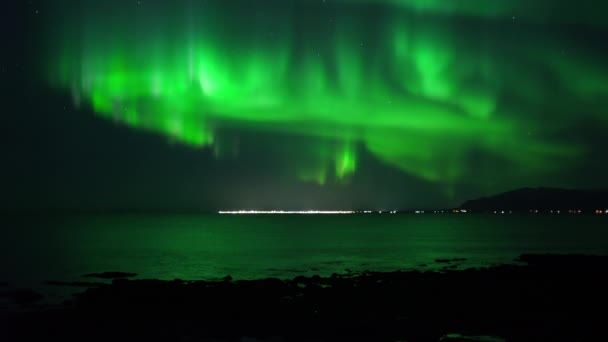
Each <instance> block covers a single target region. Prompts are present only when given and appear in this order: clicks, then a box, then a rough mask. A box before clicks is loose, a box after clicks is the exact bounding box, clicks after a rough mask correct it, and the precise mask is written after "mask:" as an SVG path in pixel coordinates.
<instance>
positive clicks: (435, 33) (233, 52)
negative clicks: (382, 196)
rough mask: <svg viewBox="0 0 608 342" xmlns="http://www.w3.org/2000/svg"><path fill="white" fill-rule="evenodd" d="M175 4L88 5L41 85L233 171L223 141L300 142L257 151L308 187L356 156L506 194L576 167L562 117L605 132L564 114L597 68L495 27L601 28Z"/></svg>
mask: <svg viewBox="0 0 608 342" xmlns="http://www.w3.org/2000/svg"><path fill="white" fill-rule="evenodd" d="M583 2H584V1H583ZM176 3H177V4H174V5H171V6H170V7H171V8H170V10H168V9H167V8H165V7H162V6H160V5H157V6H154V5H153V4H146V6H145V7H135V8H133V9H130V10H126V11H124V10H123V11H122V12H119V11H117V6H118V5H117V6H112V5H108V4H105V5H95V4H91V6H88V11H87V12H86V13H82V14H81V15H82V16H83V17H84V18H85V19H86V20H84V21H83V22H85V23H86V24H82V25H78V24H75V23H73V21H70V20H66V21H65V22H64V23H63V24H61V26H64V27H65V30H64V31H62V32H63V36H61V37H53V38H54V39H55V40H56V41H61V42H64V43H63V44H59V45H58V46H57V47H56V49H54V51H52V53H51V58H50V62H49V64H48V68H49V71H50V72H49V75H50V78H51V81H52V83H53V84H54V85H55V86H56V87H57V88H59V89H64V90H65V91H70V92H71V93H72V94H73V96H74V100H75V103H76V104H86V105H90V106H91V107H92V108H93V109H94V111H95V112H96V113H97V114H98V115H100V116H102V117H104V118H107V119H111V120H115V121H118V122H121V123H123V124H125V125H128V126H130V127H133V128H137V129H144V130H149V131H154V132H158V133H161V134H164V135H167V136H169V137H170V138H171V139H173V140H176V141H180V142H182V143H185V144H188V145H192V146H200V147H203V146H213V148H214V151H216V155H217V156H219V157H221V156H224V155H233V156H236V155H238V151H236V152H235V151H234V149H233V147H223V146H221V145H222V144H223V141H224V140H223V139H222V136H223V135H225V133H226V132H227V131H234V130H254V131H256V132H260V134H261V133H262V132H273V133H280V134H293V135H298V136H305V137H309V139H311V140H313V141H316V142H315V143H310V144H308V145H307V146H305V147H303V148H298V149H297V153H294V152H290V151H283V149H278V150H277V149H272V148H271V149H270V150H271V151H275V152H276V153H277V155H287V157H286V159H287V163H288V164H290V165H291V166H290V167H286V169H289V170H290V173H292V174H294V175H295V176H296V177H297V178H298V179H300V180H302V181H310V182H315V183H318V184H326V183H327V182H328V181H329V180H348V179H349V178H350V176H351V175H353V174H354V173H355V172H356V171H357V169H359V166H358V160H360V158H358V155H359V154H360V153H361V152H362V151H367V152H369V153H371V154H372V155H373V156H375V157H376V158H377V159H378V160H380V161H382V162H384V163H386V164H387V165H390V166H393V167H396V168H398V169H400V170H402V171H403V172H406V173H408V174H410V175H413V176H415V177H418V178H421V179H424V180H428V181H431V182H437V183H444V184H446V185H453V184H457V183H466V182H474V183H477V184H489V183H496V182H500V181H501V180H499V179H496V175H495V170H496V168H497V167H500V168H502V170H501V173H507V174H509V175H510V176H508V177H507V178H509V177H511V181H512V182H517V179H518V177H521V176H523V175H526V176H527V177H528V178H530V177H532V178H537V179H542V178H543V177H544V176H545V175H547V174H551V173H552V172H554V170H556V169H558V168H560V169H563V168H566V167H569V166H573V165H574V162H575V161H574V160H573V157H575V156H576V155H577V154H580V153H583V152H584V151H585V146H581V145H580V144H578V143H575V142H572V141H567V140H560V141H557V140H556V139H554V138H552V137H554V136H555V135H556V134H558V133H559V132H562V131H563V130H565V129H567V127H568V126H569V125H570V124H572V123H573V122H575V120H577V115H586V116H589V117H597V118H600V119H601V120H605V115H604V111H603V109H602V110H596V109H591V108H589V109H588V110H587V111H585V113H579V112H576V113H573V112H572V110H573V108H576V107H583V106H587V105H588V104H589V103H590V101H596V99H598V98H601V97H603V98H607V96H608V86H607V85H608V77H607V75H608V70H607V68H606V67H605V66H604V62H603V59H602V58H600V57H599V56H597V55H594V53H592V52H590V51H589V49H588V48H586V47H584V46H578V45H577V44H576V42H574V41H572V40H569V39H567V38H564V37H562V36H560V35H558V34H551V32H552V31H551V30H548V33H547V34H540V33H539V34H531V35H528V36H520V35H517V34H515V33H512V32H511V31H509V27H510V26H508V25H514V23H513V20H515V16H517V15H521V16H522V19H525V20H522V21H523V22H524V24H522V25H536V24H538V23H539V22H542V23H545V24H547V25H557V24H560V23H564V22H565V23H571V24H572V23H573V24H576V23H579V22H581V21H582V20H583V19H585V20H587V22H588V23H590V25H598V26H602V25H603V24H602V23H603V22H602V21H601V20H600V19H599V17H598V15H596V14H593V13H586V12H581V11H582V10H580V11H578V12H576V11H575V14H577V16H575V18H574V19H573V18H572V17H570V19H563V20H562V19H560V18H561V17H556V18H550V17H544V18H543V19H542V20H535V19H534V17H533V16H530V15H526V14H525V13H527V12H526V10H528V11H530V12H531V13H538V12H539V11H540V10H541V9H543V8H546V6H551V5H550V4H547V3H545V2H542V3H544V6H545V7H542V6H541V5H539V4H537V3H536V2H535V3H533V4H531V2H529V1H525V2H524V1H519V0H516V1H511V0H510V1H506V0H504V1H503V0H500V1H499V0H496V1H481V0H470V1H464V0H463V1H443V0H441V1H440V0H434V1H429V0H407V1H406V0H403V1H397V0H393V1H388V0H387V1H384V2H381V4H379V5H375V7H373V8H374V9H375V12H374V16H371V15H370V14H369V12H368V11H369V8H370V7H369V6H367V7H366V6H365V5H366V3H367V5H369V4H370V3H374V2H371V1H361V0H360V1H353V2H346V1H342V2H338V3H337V4H336V3H334V4H332V5H331V7H324V6H326V5H324V4H319V3H314V4H313V3H312V2H306V1H293V2H292V1H285V2H283V3H282V4H281V5H276V4H275V5H274V6H270V7H269V8H270V9H269V8H266V7H264V6H263V5H262V4H255V2H253V3H251V2H248V3H244V2H238V1H224V2H222V1H217V2H208V3H205V4H202V3H201V4H188V5H186V4H185V3H186V2H185V1H183V2H182V1H177V2H176ZM237 3H238V4H239V6H240V7H243V8H244V9H243V10H241V11H234V10H233V8H234V6H237V5H236V4H237ZM376 3H380V2H376ZM539 3H540V2H539ZM327 6H330V5H327ZM554 7H555V10H556V11H562V10H565V9H564V8H562V7H560V6H558V5H555V6H554ZM307 8H308V9H309V10H308V11H306V10H305V9H307ZM332 9H333V10H332ZM335 9H338V10H335ZM302 13H304V14H302ZM110 14H112V15H110ZM108 18H111V19H108ZM370 18H371V19H370ZM459 19H463V20H464V19H466V20H467V23H468V24H467V25H468V26H467V25H464V24H463V23H461V22H459V21H458V20H459ZM151 22H153V23H154V24H153V25H152V24H151ZM311 22H314V23H315V25H310V23H311ZM108 24H111V25H108ZM58 25H59V24H58ZM109 26H111V27H109ZM74 32H79V36H78V37H73V36H72V35H73V34H75V33H74ZM564 46H566V47H568V51H569V53H563V50H564ZM573 49H576V54H574V53H570V52H571V50H573ZM548 80H549V81H548ZM556 84H559V85H560V86H556ZM548 96H551V97H552V98H556V97H559V98H560V100H561V101H563V102H564V103H568V104H569V106H568V107H567V108H560V105H557V104H553V103H551V104H549V105H547V103H548V101H552V99H551V98H548ZM603 103H605V101H604V102H603ZM547 110H550V111H552V113H551V116H550V117H549V119H547V116H546V113H544V112H545V111H547ZM531 132H533V133H531ZM227 151H228V152H227ZM476 155H484V156H487V155H489V156H491V157H492V158H493V160H494V161H495V162H496V164H489V163H484V164H480V163H477V162H476V160H475V156H476ZM498 165H500V166H498ZM294 168H295V170H294ZM471 174H474V175H476V177H477V179H468V178H467V177H468V175H471ZM504 181H505V182H506V180H504ZM505 186H507V185H505Z"/></svg>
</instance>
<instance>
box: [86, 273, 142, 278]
mask: <svg viewBox="0 0 608 342" xmlns="http://www.w3.org/2000/svg"><path fill="white" fill-rule="evenodd" d="M136 275H137V273H128V272H101V273H89V274H85V275H83V277H86V278H100V279H117V278H132V277H135V276H136Z"/></svg>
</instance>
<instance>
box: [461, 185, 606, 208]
mask: <svg viewBox="0 0 608 342" xmlns="http://www.w3.org/2000/svg"><path fill="white" fill-rule="evenodd" d="M460 209H467V210H473V211H494V210H512V211H529V210H539V211H550V210H563V211H568V210H582V211H586V212H588V211H593V212H594V211H595V210H598V209H602V210H607V209H608V191H590V190H567V189H557V188H523V189H518V190H514V191H509V192H505V193H502V194H498V195H495V196H490V197H483V198H479V199H474V200H469V201H466V202H465V203H463V204H462V205H461V206H460Z"/></svg>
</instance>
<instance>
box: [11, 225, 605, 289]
mask: <svg viewBox="0 0 608 342" xmlns="http://www.w3.org/2000/svg"><path fill="white" fill-rule="evenodd" d="M0 234H1V236H0V253H1V255H0V256H1V258H0V262H1V264H0V281H3V282H8V283H9V284H11V286H16V287H28V288H36V287H39V285H40V283H42V282H45V281H50V280H53V281H87V280H91V279H87V278H83V277H82V275H84V274H87V273H94V272H104V271H121V272H133V273H137V274H138V276H137V278H157V279H176V278H179V279H186V280H198V279H209V280H213V279H219V278H222V277H225V276H227V275H230V276H231V277H232V278H233V279H256V278H265V277H278V278H293V277H296V276H298V275H308V276H309V275H313V274H319V275H321V276H327V275H331V274H332V273H348V272H361V271H366V270H370V271H394V270H411V269H419V270H426V269H439V268H441V267H445V266H446V264H445V263H437V262H435V260H437V259H444V258H450V259H452V258H465V259H466V260H465V261H462V262H460V263H458V265H459V266H458V268H466V267H479V266H487V265H493V264H501V263H510V262H513V260H514V259H515V258H516V257H517V256H519V255H520V254H523V253H561V254H564V253H583V254H608V216H606V215H603V216H599V215H598V216H593V215H563V214H562V215H481V214H421V215H415V214H394V215H390V214H382V215H377V214H367V215H217V214H204V215H199V214H185V215H166V214H158V215H149V214H128V215H127V214H112V215H73V216H47V217H44V216H37V217H25V216H21V217H11V218H10V219H9V220H8V224H7V225H6V226H5V227H4V229H2V230H1V231H0Z"/></svg>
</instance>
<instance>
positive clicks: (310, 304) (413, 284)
mask: <svg viewBox="0 0 608 342" xmlns="http://www.w3.org/2000/svg"><path fill="white" fill-rule="evenodd" d="M517 261H519V262H520V263H522V264H519V265H518V264H512V265H500V266H491V267H486V268H479V269H464V270H453V269H450V268H444V269H443V270H441V271H397V272H371V271H368V272H364V273H361V274H346V275H344V274H342V275H340V274H334V275H332V276H330V277H320V276H312V277H306V276H299V277H296V278H294V279H291V280H280V279H276V278H268V279H259V280H233V279H232V278H231V277H226V278H225V279H223V280H220V281H187V280H180V279H175V280H173V281H163V280H154V279H150V280H128V279H126V278H116V279H114V280H112V282H111V283H110V284H104V283H91V284H92V287H89V288H87V289H86V290H85V291H84V292H82V293H80V294H78V295H76V296H74V298H73V299H71V300H67V301H66V302H64V303H63V304H62V305H61V306H58V307H49V308H41V309H39V310H28V311H26V312H16V313H12V314H7V315H6V317H4V319H3V321H4V322H5V324H6V326H5V327H4V328H3V329H2V330H3V331H5V332H6V334H7V337H9V339H7V340H11V341H12V340H32V339H39V338H40V339H47V340H48V339H50V340H62V341H66V340H67V341H71V340H142V339H144V340H196V341H199V340H200V341H243V340H247V339H249V340H251V341H259V340H263V341H266V340H273V341H275V340H277V341H283V340H314V341H317V340H376V341H397V340H401V341H403V340H404V341H439V340H445V341H466V340H467V339H464V338H463V337H456V336H461V335H457V334H462V335H467V336H496V337H500V338H503V339H505V340H508V341H527V340H535V341H540V340H552V341H573V340H580V341H593V340H597V339H598V338H601V337H602V336H603V323H604V320H603V316H602V315H597V314H596V312H602V311H601V310H603V308H605V307H606V306H607V305H608V293H606V291H605V289H606V288H608V277H607V276H608V256H590V255H522V256H521V257H520V258H519V259H518V260H517ZM439 262H446V260H440V261H439ZM57 285H69V283H66V284H57ZM73 285H80V286H87V285H88V284H87V283H86V282H83V283H82V284H73ZM597 310H600V311H597ZM91 332H95V334H94V336H93V335H92V333H91ZM469 340H473V339H469Z"/></svg>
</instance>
